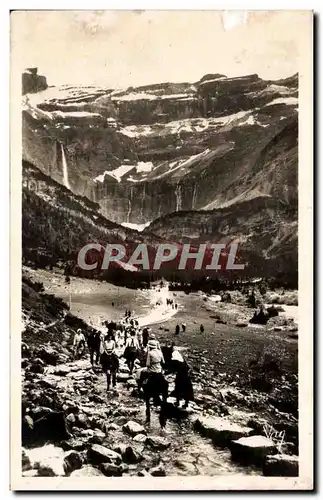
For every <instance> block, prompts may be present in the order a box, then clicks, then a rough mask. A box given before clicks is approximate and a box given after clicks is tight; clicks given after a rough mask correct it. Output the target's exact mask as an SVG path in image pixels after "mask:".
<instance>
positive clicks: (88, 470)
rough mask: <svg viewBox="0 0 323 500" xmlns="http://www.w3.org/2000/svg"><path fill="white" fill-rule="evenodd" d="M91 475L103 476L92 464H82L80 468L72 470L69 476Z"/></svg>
mask: <svg viewBox="0 0 323 500" xmlns="http://www.w3.org/2000/svg"><path fill="white" fill-rule="evenodd" d="M93 476H103V474H102V473H101V472H100V471H99V470H98V469H96V468H95V467H92V465H83V467H82V468H81V469H77V470H74V471H73V472H72V473H71V475H70V477H93Z"/></svg>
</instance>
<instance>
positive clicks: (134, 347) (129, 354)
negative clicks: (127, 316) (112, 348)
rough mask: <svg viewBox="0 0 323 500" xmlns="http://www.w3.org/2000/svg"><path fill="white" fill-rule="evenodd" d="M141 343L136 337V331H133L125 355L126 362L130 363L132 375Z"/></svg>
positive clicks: (127, 342)
mask: <svg viewBox="0 0 323 500" xmlns="http://www.w3.org/2000/svg"><path fill="white" fill-rule="evenodd" d="M139 349H140V345H139V341H138V339H137V337H136V332H135V331H134V330H132V331H131V333H130V337H129V338H128V339H127V341H126V345H125V350H124V354H123V356H124V357H125V358H126V363H127V365H128V368H129V371H130V375H132V372H133V368H134V364H135V360H136V359H137V357H138V353H139Z"/></svg>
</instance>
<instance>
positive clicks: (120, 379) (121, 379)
mask: <svg viewBox="0 0 323 500" xmlns="http://www.w3.org/2000/svg"><path fill="white" fill-rule="evenodd" d="M129 378H130V375H129V373H118V374H117V382H126V381H127V380H128V379H129Z"/></svg>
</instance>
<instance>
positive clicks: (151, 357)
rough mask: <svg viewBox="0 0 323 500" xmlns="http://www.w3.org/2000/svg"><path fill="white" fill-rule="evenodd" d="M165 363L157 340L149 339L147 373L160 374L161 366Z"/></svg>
mask: <svg viewBox="0 0 323 500" xmlns="http://www.w3.org/2000/svg"><path fill="white" fill-rule="evenodd" d="M164 363H165V360H164V356H163V353H162V351H161V349H160V345H159V342H158V341H157V340H152V339H150V340H149V342H148V354H147V362H146V367H147V373H162V371H163V369H162V364H164Z"/></svg>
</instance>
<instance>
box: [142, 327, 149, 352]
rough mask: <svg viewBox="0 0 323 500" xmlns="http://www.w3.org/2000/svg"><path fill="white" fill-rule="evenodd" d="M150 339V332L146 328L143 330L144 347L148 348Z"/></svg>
mask: <svg viewBox="0 0 323 500" xmlns="http://www.w3.org/2000/svg"><path fill="white" fill-rule="evenodd" d="M148 339H149V332H148V328H146V327H145V328H144V329H143V330H142V345H143V347H147V344H148Z"/></svg>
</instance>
